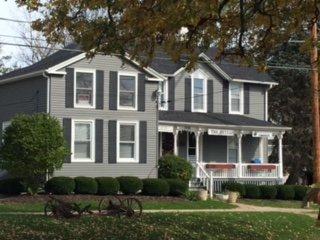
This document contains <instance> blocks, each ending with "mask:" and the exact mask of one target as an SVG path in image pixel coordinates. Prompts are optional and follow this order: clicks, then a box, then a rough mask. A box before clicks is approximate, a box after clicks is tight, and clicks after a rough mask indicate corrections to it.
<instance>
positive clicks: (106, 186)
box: [95, 177, 120, 195]
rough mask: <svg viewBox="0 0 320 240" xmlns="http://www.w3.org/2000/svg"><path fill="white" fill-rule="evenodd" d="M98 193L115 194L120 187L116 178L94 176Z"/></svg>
mask: <svg viewBox="0 0 320 240" xmlns="http://www.w3.org/2000/svg"><path fill="white" fill-rule="evenodd" d="M95 180H96V182H97V184H98V194H99V195H115V194H117V193H118V191H119V189H120V185H119V182H118V180H117V179H115V178H112V177H96V178H95Z"/></svg>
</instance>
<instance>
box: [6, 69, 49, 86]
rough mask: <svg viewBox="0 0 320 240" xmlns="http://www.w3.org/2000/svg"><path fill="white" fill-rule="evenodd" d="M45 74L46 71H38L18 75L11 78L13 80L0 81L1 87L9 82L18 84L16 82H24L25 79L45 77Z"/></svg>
mask: <svg viewBox="0 0 320 240" xmlns="http://www.w3.org/2000/svg"><path fill="white" fill-rule="evenodd" d="M43 73H44V70H40V71H36V72H32V73H27V74H23V75H18V76H15V77H11V78H5V79H3V80H0V85H2V84H6V83H8V82H16V81H19V80H22V79H25V78H31V77H36V76H41V75H43Z"/></svg>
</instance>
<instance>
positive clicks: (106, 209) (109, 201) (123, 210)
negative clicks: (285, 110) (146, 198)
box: [44, 196, 142, 218]
mask: <svg viewBox="0 0 320 240" xmlns="http://www.w3.org/2000/svg"><path fill="white" fill-rule="evenodd" d="M49 198H50V199H49V200H48V202H47V203H46V204H45V207H44V214H45V216H53V217H57V218H72V217H80V216H81V215H83V214H93V212H92V211H91V210H90V208H91V204H88V205H86V206H84V207H82V206H81V204H78V203H69V202H66V201H63V200H61V199H58V198H56V197H54V196H49ZM98 215H100V216H103V215H104V216H118V217H121V216H125V217H128V218H133V217H140V216H141V215H142V204H141V202H140V201H139V200H138V199H137V198H134V197H127V198H123V199H121V198H120V197H117V196H114V197H105V198H102V199H101V200H100V202H99V213H98Z"/></svg>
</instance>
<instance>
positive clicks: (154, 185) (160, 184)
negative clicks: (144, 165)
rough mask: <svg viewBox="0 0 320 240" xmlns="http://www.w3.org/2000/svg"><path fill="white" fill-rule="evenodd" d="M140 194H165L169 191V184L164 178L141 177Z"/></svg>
mask: <svg viewBox="0 0 320 240" xmlns="http://www.w3.org/2000/svg"><path fill="white" fill-rule="evenodd" d="M142 182H143V188H142V194H143V195H149V196H166V195H168V193H169V190H170V188H169V184H168V182H167V181H166V180H164V179H150V178H148V179H143V180H142Z"/></svg>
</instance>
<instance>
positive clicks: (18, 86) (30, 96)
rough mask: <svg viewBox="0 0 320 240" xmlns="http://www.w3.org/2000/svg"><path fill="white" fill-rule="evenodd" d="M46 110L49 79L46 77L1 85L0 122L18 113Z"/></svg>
mask: <svg viewBox="0 0 320 240" xmlns="http://www.w3.org/2000/svg"><path fill="white" fill-rule="evenodd" d="M37 91H38V93H37ZM46 111H47V79H46V78H45V77H43V76H38V77H33V78H27V79H24V80H21V81H16V82H12V83H8V84H3V85H0V122H4V121H8V120H10V119H12V118H13V117H14V116H15V115H17V114H22V113H24V114H33V113H36V112H46Z"/></svg>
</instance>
